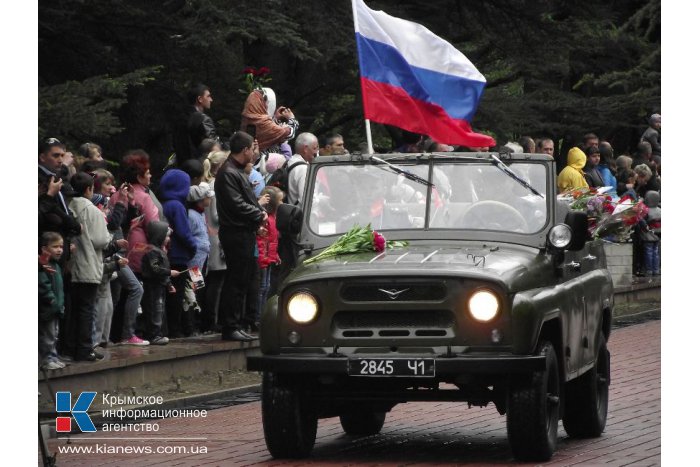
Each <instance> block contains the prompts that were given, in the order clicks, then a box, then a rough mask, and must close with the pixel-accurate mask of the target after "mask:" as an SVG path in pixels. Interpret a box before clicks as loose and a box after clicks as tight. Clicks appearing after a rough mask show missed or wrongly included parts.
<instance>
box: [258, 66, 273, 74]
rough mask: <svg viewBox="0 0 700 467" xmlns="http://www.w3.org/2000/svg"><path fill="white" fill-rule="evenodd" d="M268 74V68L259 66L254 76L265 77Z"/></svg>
mask: <svg viewBox="0 0 700 467" xmlns="http://www.w3.org/2000/svg"><path fill="white" fill-rule="evenodd" d="M269 72H270V69H269V68H268V67H266V66H261V67H260V68H258V72H257V73H256V76H262V75H266V74H268V73H269Z"/></svg>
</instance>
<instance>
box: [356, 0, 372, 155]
mask: <svg viewBox="0 0 700 467" xmlns="http://www.w3.org/2000/svg"><path fill="white" fill-rule="evenodd" d="M356 1H358V0H351V2H350V3H352V21H353V23H354V25H355V36H356V39H357V41H358V43H357V61H358V64H359V65H360V80H362V58H361V57H360V43H359V40H360V39H359V38H358V37H357V32H358V25H357V24H358V23H357V5H356V4H355V2H356ZM359 1H362V0H359ZM360 88H361V92H362V109H363V111H364V109H365V107H366V106H365V90H364V89H362V86H360ZM365 132H366V133H367V154H369V155H372V154H374V147H373V145H372V130H370V127H369V119H367V118H365Z"/></svg>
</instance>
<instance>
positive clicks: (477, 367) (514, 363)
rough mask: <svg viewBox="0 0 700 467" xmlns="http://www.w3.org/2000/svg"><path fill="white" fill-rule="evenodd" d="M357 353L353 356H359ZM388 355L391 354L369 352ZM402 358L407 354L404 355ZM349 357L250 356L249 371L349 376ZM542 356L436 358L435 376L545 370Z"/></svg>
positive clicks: (521, 372) (375, 356)
mask: <svg viewBox="0 0 700 467" xmlns="http://www.w3.org/2000/svg"><path fill="white" fill-rule="evenodd" d="M357 357H358V356H357V355H355V356H353V358H357ZM366 357H367V358H387V359H391V358H392V357H391V356H389V355H366ZM402 357H406V356H403V355H402ZM349 360H350V359H349V358H348V357H347V356H344V355H339V356H299V355H256V356H250V357H248V371H271V372H274V373H299V374H329V375H347V374H348V369H349V365H350V364H349ZM545 367H546V360H545V357H544V356H542V355H523V356H516V355H494V356H461V355H455V356H453V357H435V376H436V377H439V376H442V375H445V376H447V375H458V374H524V373H534V372H536V371H544V369H545Z"/></svg>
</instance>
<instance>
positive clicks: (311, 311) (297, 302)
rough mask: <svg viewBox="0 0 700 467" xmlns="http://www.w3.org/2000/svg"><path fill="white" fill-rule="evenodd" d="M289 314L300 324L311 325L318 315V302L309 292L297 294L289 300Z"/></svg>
mask: <svg viewBox="0 0 700 467" xmlns="http://www.w3.org/2000/svg"><path fill="white" fill-rule="evenodd" d="M287 313H288V314H289V317H290V318H292V320H294V321H295V322H297V323H299V324H306V323H310V322H311V321H313V320H314V318H316V315H317V314H318V302H317V301H316V298H314V296H313V295H311V294H310V293H308V292H297V293H295V294H294V295H292V298H290V299H289V303H288V304H287Z"/></svg>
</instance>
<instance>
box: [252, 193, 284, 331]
mask: <svg viewBox="0 0 700 467" xmlns="http://www.w3.org/2000/svg"><path fill="white" fill-rule="evenodd" d="M265 195H269V197H270V202H269V203H267V205H266V206H265V211H267V223H266V224H265V225H264V227H265V233H264V234H262V235H260V234H258V236H257V241H258V266H259V267H260V291H259V293H258V309H257V310H256V313H255V325H254V327H253V329H252V331H253V332H257V331H258V327H259V325H260V315H261V314H262V310H263V309H264V308H265V302H267V293H268V291H269V290H270V272H271V271H272V267H271V265H273V264H280V262H281V261H280V257H279V254H278V253H277V242H278V239H279V234H278V232H277V218H276V214H277V207H278V206H279V205H280V204H281V203H282V199H283V198H284V193H283V192H282V190H280V189H279V188H277V187H276V186H268V187H265V188H264V189H263V191H262V193H261V196H265Z"/></svg>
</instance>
